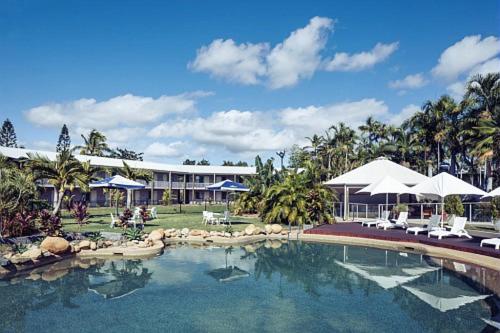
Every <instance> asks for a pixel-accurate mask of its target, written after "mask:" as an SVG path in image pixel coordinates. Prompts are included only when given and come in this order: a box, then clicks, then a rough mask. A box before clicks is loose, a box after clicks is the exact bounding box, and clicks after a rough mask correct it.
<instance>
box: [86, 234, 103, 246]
mask: <svg viewBox="0 0 500 333" xmlns="http://www.w3.org/2000/svg"><path fill="white" fill-rule="evenodd" d="M85 236H86V237H87V238H88V239H89V240H90V241H92V242H96V243H97V242H98V241H101V240H104V237H103V236H102V234H101V232H100V231H95V232H88V233H86V234H85Z"/></svg>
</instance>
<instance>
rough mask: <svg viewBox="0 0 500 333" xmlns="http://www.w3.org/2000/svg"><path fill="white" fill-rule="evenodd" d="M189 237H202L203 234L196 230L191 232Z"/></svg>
mask: <svg viewBox="0 0 500 333" xmlns="http://www.w3.org/2000/svg"><path fill="white" fill-rule="evenodd" d="M189 235H190V236H201V235H202V232H201V230H196V229H193V230H191V231H190V232H189Z"/></svg>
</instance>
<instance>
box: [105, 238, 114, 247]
mask: <svg viewBox="0 0 500 333" xmlns="http://www.w3.org/2000/svg"><path fill="white" fill-rule="evenodd" d="M104 244H106V246H108V247H109V246H113V241H110V240H107V241H104Z"/></svg>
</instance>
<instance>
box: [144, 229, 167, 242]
mask: <svg viewBox="0 0 500 333" xmlns="http://www.w3.org/2000/svg"><path fill="white" fill-rule="evenodd" d="M163 238H165V231H163V229H156V230H153V231H151V233H150V234H149V237H148V239H151V240H154V241H155V240H162V239H163Z"/></svg>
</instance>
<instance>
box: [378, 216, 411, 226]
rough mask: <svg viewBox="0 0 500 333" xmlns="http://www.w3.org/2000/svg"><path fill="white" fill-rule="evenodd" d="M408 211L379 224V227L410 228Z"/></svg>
mask: <svg viewBox="0 0 500 333" xmlns="http://www.w3.org/2000/svg"><path fill="white" fill-rule="evenodd" d="M407 220H408V212H400V213H399V215H398V218H397V219H392V220H391V221H385V222H381V223H379V224H377V229H379V228H383V229H384V230H387V229H392V228H403V229H406V228H408V222H407Z"/></svg>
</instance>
